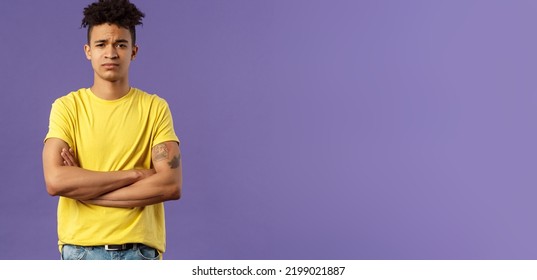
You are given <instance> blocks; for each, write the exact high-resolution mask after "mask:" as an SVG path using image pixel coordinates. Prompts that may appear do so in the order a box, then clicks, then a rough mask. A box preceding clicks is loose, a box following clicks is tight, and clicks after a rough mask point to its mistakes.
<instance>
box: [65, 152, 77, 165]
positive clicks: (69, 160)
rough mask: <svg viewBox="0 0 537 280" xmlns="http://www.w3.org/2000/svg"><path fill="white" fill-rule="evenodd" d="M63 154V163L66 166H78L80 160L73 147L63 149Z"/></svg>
mask: <svg viewBox="0 0 537 280" xmlns="http://www.w3.org/2000/svg"><path fill="white" fill-rule="evenodd" d="M61 156H62V158H63V165H65V166H78V161H77V160H76V157H75V156H74V151H73V149H69V150H67V149H62V152H61Z"/></svg>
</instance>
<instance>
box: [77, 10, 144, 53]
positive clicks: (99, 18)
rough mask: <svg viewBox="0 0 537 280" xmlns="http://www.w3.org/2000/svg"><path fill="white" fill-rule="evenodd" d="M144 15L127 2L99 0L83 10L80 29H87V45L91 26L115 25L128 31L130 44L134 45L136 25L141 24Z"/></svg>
mask: <svg viewBox="0 0 537 280" xmlns="http://www.w3.org/2000/svg"><path fill="white" fill-rule="evenodd" d="M143 17H145V14H144V13H142V12H141V11H140V10H138V8H137V7H136V6H135V5H134V4H132V3H130V2H129V0H99V1H98V2H94V3H92V4H90V5H88V6H87V7H86V8H84V18H83V19H82V28H86V27H87V28H88V44H89V43H90V33H91V30H92V28H93V26H96V25H101V24H104V23H110V24H115V25H117V26H120V27H123V28H126V29H129V31H130V33H131V37H132V44H133V45H135V43H136V28H135V27H136V25H141V24H142V18H143Z"/></svg>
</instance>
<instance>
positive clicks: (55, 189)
mask: <svg viewBox="0 0 537 280" xmlns="http://www.w3.org/2000/svg"><path fill="white" fill-rule="evenodd" d="M45 186H46V187H47V193H48V194H49V195H50V196H58V195H60V189H61V187H60V185H59V182H56V181H55V180H52V179H46V180H45Z"/></svg>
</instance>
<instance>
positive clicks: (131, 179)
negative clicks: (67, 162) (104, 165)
mask: <svg viewBox="0 0 537 280" xmlns="http://www.w3.org/2000/svg"><path fill="white" fill-rule="evenodd" d="M144 172H145V173H144ZM147 173H148V171H144V170H123V171H112V172H99V171H90V170H86V169H83V168H80V167H76V166H58V167H56V168H54V170H53V171H51V172H48V173H47V176H45V181H46V183H47V188H48V190H49V193H50V194H51V195H60V196H65V197H69V198H73V199H78V200H88V199H93V198H95V197H99V196H101V195H103V194H105V193H108V192H112V191H115V190H118V189H120V188H123V187H125V186H128V185H131V184H133V183H135V182H137V181H139V180H141V179H143V178H144V177H146V176H147Z"/></svg>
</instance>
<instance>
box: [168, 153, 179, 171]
mask: <svg viewBox="0 0 537 280" xmlns="http://www.w3.org/2000/svg"><path fill="white" fill-rule="evenodd" d="M180 160H181V155H176V156H174V157H173V158H172V160H170V161H169V162H168V165H169V166H170V168H171V169H175V168H177V167H179V161H180Z"/></svg>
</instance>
